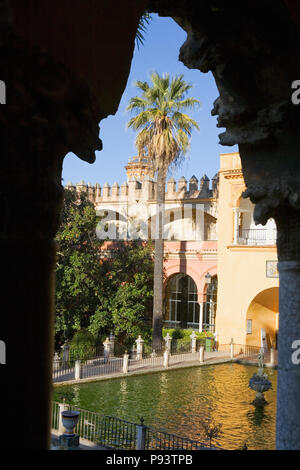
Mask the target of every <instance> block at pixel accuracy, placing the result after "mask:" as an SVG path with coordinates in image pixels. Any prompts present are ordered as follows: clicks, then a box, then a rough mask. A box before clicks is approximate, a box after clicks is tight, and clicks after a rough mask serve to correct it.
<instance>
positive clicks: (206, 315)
mask: <svg viewBox="0 0 300 470" xmlns="http://www.w3.org/2000/svg"><path fill="white" fill-rule="evenodd" d="M217 295H218V277H217V276H213V277H212V278H211V281H210V283H209V284H208V286H207V290H206V300H205V302H204V309H203V330H206V331H211V332H213V333H214V332H215V323H216V311H217Z"/></svg>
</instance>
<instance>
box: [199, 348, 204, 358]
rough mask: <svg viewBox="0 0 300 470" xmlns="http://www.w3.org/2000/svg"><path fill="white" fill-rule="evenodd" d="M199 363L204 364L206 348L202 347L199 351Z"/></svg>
mask: <svg viewBox="0 0 300 470" xmlns="http://www.w3.org/2000/svg"><path fill="white" fill-rule="evenodd" d="M199 361H200V362H204V346H200V349H199Z"/></svg>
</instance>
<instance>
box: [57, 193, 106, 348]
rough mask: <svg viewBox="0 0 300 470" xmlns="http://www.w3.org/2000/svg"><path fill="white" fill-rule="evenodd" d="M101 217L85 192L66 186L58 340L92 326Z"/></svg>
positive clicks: (97, 290)
mask: <svg viewBox="0 0 300 470" xmlns="http://www.w3.org/2000/svg"><path fill="white" fill-rule="evenodd" d="M97 223H98V217H97V215H96V211H95V208H94V206H93V204H92V203H91V202H90V201H89V200H88V198H87V196H86V194H85V193H83V192H82V193H79V194H78V193H76V192H75V191H74V190H68V189H66V190H65V196H64V207H63V211H62V218H61V225H60V229H59V231H58V233H57V236H56V241H57V244H58V252H57V263H56V319H55V339H56V344H57V345H58V344H61V343H62V342H63V341H64V340H66V339H70V338H72V337H73V334H74V332H75V331H77V330H80V329H82V328H86V327H87V326H89V322H90V316H91V315H93V314H94V313H95V311H96V310H97V308H98V306H99V304H100V298H101V290H100V288H99V287H100V286H99V279H100V278H101V265H100V263H99V260H100V248H101V244H102V242H100V241H99V240H98V239H97V237H96V225H97Z"/></svg>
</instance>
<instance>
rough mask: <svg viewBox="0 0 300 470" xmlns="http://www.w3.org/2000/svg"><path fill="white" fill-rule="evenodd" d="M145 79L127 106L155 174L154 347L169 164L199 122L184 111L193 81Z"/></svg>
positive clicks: (193, 102)
mask: <svg viewBox="0 0 300 470" xmlns="http://www.w3.org/2000/svg"><path fill="white" fill-rule="evenodd" d="M150 78H151V82H152V83H151V86H150V85H149V84H148V83H147V82H142V81H137V82H136V83H135V86H136V87H137V88H138V89H139V90H141V92H142V94H141V96H136V97H134V98H131V100H130V102H129V105H128V106H127V110H128V111H131V112H133V113H135V114H136V116H135V117H132V118H131V119H130V121H129V122H128V127H131V128H132V129H133V130H135V131H138V135H137V137H136V141H135V143H136V147H137V149H138V154H139V156H140V157H142V156H144V155H147V156H148V158H149V160H150V161H151V162H152V164H153V167H154V171H155V173H156V175H157V200H156V203H157V211H156V218H157V222H158V226H157V227H158V230H157V233H156V237H155V245H154V247H155V255H154V299H153V348H154V349H157V348H158V347H159V346H160V344H161V341H162V312H163V260H164V240H163V212H164V204H165V187H166V177H167V172H168V168H169V166H170V165H171V164H178V163H179V161H180V160H181V158H182V157H183V156H184V155H185V154H186V152H187V150H188V148H189V141H190V137H191V133H192V130H193V129H194V128H196V129H198V130H199V127H198V124H197V123H196V122H195V121H194V120H193V119H191V118H190V117H189V116H188V115H187V114H185V113H184V112H183V111H184V110H186V109H193V108H195V107H196V106H199V104H200V102H199V101H198V100H196V99H195V98H188V97H186V94H187V92H188V91H189V90H190V88H191V87H192V85H190V84H188V83H187V82H185V81H184V80H183V75H178V76H175V77H173V78H171V79H170V77H169V74H164V75H163V76H160V75H159V74H158V73H157V72H154V73H152V74H151V76H150Z"/></svg>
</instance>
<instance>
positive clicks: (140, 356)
mask: <svg viewBox="0 0 300 470" xmlns="http://www.w3.org/2000/svg"><path fill="white" fill-rule="evenodd" d="M135 342H136V358H137V360H138V361H140V360H141V359H143V344H144V340H143V339H142V337H141V335H139V336H138V339H136V340H135Z"/></svg>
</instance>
